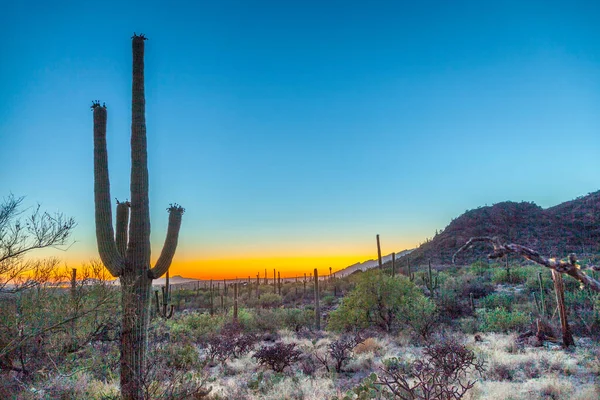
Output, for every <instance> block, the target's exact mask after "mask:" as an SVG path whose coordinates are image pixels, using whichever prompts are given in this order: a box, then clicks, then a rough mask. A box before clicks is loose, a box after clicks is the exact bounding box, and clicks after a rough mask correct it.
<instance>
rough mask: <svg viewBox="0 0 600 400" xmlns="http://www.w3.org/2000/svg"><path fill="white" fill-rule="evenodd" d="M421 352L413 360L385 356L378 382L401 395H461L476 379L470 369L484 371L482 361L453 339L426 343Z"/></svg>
mask: <svg viewBox="0 0 600 400" xmlns="http://www.w3.org/2000/svg"><path fill="white" fill-rule="evenodd" d="M424 356H425V357H424V359H423V360H416V361H414V362H412V363H403V362H401V361H400V360H398V359H396V358H394V359H391V360H387V361H386V363H385V365H384V366H383V367H382V368H381V371H382V372H383V374H382V375H381V376H379V378H378V381H377V383H378V384H381V385H384V386H386V387H387V388H388V389H389V390H390V391H391V392H392V393H393V395H394V396H396V397H398V398H400V399H406V400H408V399H411V400H412V399H428V400H450V399H461V398H462V397H463V396H464V395H465V393H466V392H467V391H468V390H469V389H471V388H472V387H473V386H474V385H475V383H476V382H477V381H476V380H470V379H469V373H471V372H477V373H479V374H482V373H483V372H484V368H483V361H481V360H478V359H477V358H476V357H475V353H473V351H471V350H469V349H467V348H466V347H465V346H464V345H462V344H460V343H458V342H456V341H455V340H453V339H449V340H446V341H442V342H440V343H437V344H432V345H429V346H427V347H426V348H425V350H424Z"/></svg>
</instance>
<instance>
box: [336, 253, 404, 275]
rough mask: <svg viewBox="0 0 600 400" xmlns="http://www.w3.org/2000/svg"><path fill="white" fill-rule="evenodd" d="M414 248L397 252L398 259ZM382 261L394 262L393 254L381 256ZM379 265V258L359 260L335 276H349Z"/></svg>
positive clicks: (384, 262)
mask: <svg viewBox="0 0 600 400" xmlns="http://www.w3.org/2000/svg"><path fill="white" fill-rule="evenodd" d="M412 251H413V250H412V249H411V250H402V251H399V252H397V253H396V259H399V258H400V257H402V256H405V255H407V254H410V253H411V252H412ZM381 262H382V263H383V264H386V263H388V262H389V263H391V262H392V254H391V253H390V254H388V255H386V256H381ZM378 266H379V261H378V260H367V261H363V262H357V263H356V264H352V265H350V266H349V267H346V268H344V269H341V270H339V271H336V273H335V276H336V277H338V278H341V277H344V276H348V275H350V274H352V273H354V272H356V271H366V270H368V269H371V268H375V267H378Z"/></svg>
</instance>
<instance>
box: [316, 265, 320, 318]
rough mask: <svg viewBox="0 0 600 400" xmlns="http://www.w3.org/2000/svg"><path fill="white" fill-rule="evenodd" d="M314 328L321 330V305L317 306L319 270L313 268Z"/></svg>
mask: <svg viewBox="0 0 600 400" xmlns="http://www.w3.org/2000/svg"><path fill="white" fill-rule="evenodd" d="M315 328H316V329H317V330H321V307H320V306H319V272H318V271H317V269H316V268H315Z"/></svg>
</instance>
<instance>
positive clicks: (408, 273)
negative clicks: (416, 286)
mask: <svg viewBox="0 0 600 400" xmlns="http://www.w3.org/2000/svg"><path fill="white" fill-rule="evenodd" d="M406 276H407V277H408V279H409V280H410V281H411V282H413V281H414V280H415V274H414V273H413V272H411V271H410V257H408V256H406Z"/></svg>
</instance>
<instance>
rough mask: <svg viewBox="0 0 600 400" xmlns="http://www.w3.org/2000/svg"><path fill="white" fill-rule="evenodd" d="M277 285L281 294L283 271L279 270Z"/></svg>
mask: <svg viewBox="0 0 600 400" xmlns="http://www.w3.org/2000/svg"><path fill="white" fill-rule="evenodd" d="M277 287H278V291H279V295H280V296H281V272H280V271H277Z"/></svg>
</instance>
